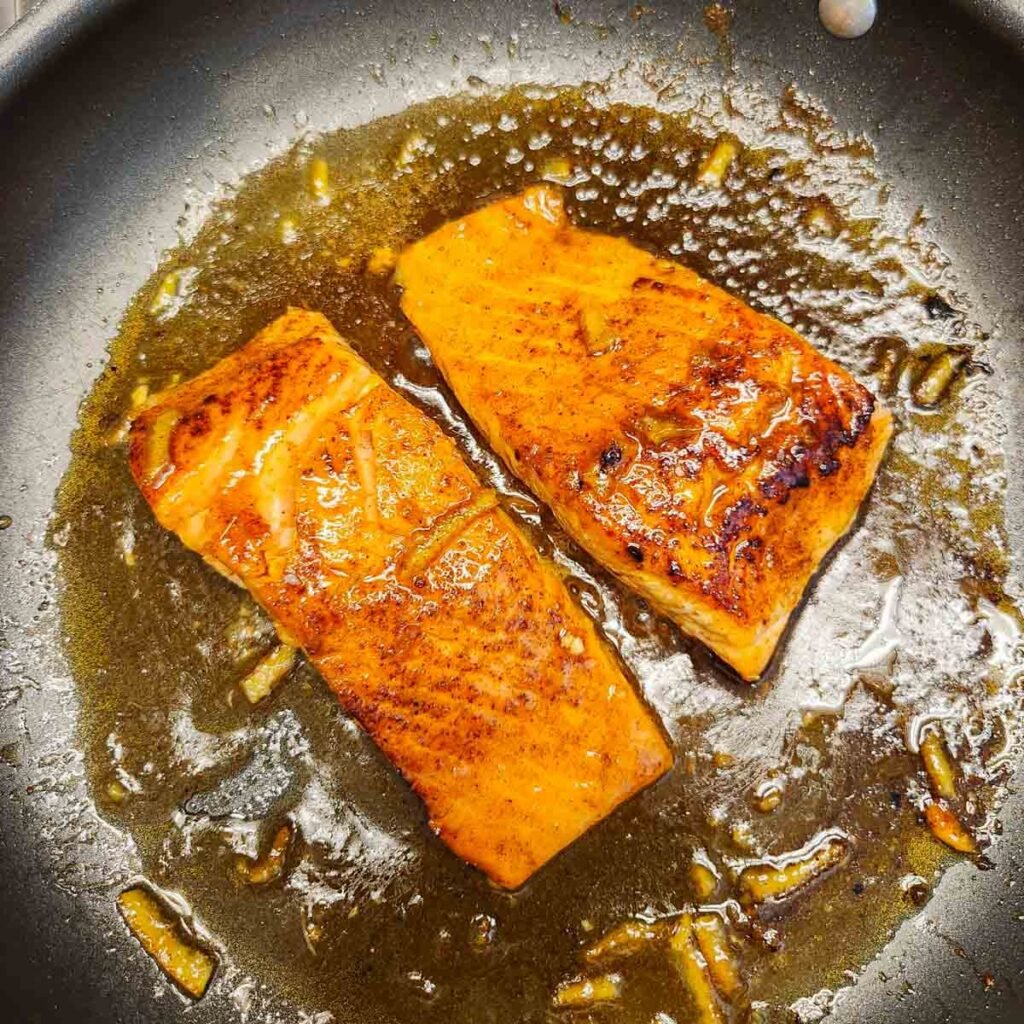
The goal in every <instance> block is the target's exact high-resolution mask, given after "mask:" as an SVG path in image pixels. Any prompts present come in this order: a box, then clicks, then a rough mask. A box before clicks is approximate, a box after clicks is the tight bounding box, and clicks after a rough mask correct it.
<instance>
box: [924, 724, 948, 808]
mask: <svg viewBox="0 0 1024 1024" xmlns="http://www.w3.org/2000/svg"><path fill="white" fill-rule="evenodd" d="M921 760H922V761H924V767H925V771H926V772H927V773H928V778H929V779H930V780H931V784H932V792H933V793H934V794H935V795H936V796H937V797H941V798H942V799H943V800H953V799H955V797H956V770H955V769H954V767H953V762H952V761H951V760H950V757H949V751H948V750H947V749H946V743H945V741H944V740H943V738H942V734H941V733H940V732H938V730H937V729H935V728H930V729H929V730H928V731H927V732H926V733H925V735H924V736H923V737H922V739H921Z"/></svg>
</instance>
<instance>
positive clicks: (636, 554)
mask: <svg viewBox="0 0 1024 1024" xmlns="http://www.w3.org/2000/svg"><path fill="white" fill-rule="evenodd" d="M626 554H627V555H629V557H630V558H632V559H633V561H634V562H637V563H638V564H639V563H640V562H642V561H643V560H644V549H643V548H642V547H640V545H639V544H627V545H626Z"/></svg>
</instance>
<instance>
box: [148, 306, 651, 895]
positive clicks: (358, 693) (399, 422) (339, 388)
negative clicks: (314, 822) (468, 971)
mask: <svg viewBox="0 0 1024 1024" xmlns="http://www.w3.org/2000/svg"><path fill="white" fill-rule="evenodd" d="M130 458H131V467H132V472H133V473H134V475H135V478H136V481H137V482H138V484H139V486H140V488H141V489H142V492H143V494H144V495H145V497H146V499H147V500H148V501H149V503H150V504H151V506H152V507H153V510H154V512H155V513H156V516H157V518H158V519H159V521H160V522H161V524H162V525H164V526H165V527H167V528H168V529H171V530H174V531H175V532H177V533H178V534H179V536H181V538H182V539H183V540H184V541H185V543H186V544H188V545H189V546H190V547H191V548H193V549H194V550H196V551H198V552H199V553H200V554H202V555H203V557H204V558H205V559H206V560H207V561H208V562H210V563H211V564H213V565H214V566H216V567H217V568H218V569H219V570H220V571H222V572H224V573H226V574H227V575H228V576H230V577H231V578H232V579H234V580H236V581H238V582H239V583H241V584H243V585H244V586H246V587H247V588H248V589H249V590H250V592H251V593H252V594H253V596H254V597H255V598H256V600H257V601H259V603H260V604H261V605H263V607H264V608H266V609H267V611H268V612H269V613H270V614H271V616H272V617H273V618H274V621H275V623H276V624H277V627H278V630H279V632H280V633H281V635H282V638H283V639H284V640H285V641H286V642H287V643H291V644H297V645H301V646H302V647H303V648H304V649H305V650H306V652H307V654H308V655H309V656H310V658H311V659H312V660H313V662H314V663H315V664H316V666H317V667H318V668H319V670H320V672H321V673H322V674H323V676H324V678H325V679H326V680H327V683H328V685H329V686H330V687H331V688H332V689H333V690H334V691H335V693H336V694H337V695H338V698H339V700H340V701H341V703H342V705H343V706H344V707H345V709H346V710H347V711H349V712H350V713H351V714H353V715H354V716H355V717H356V718H357V719H358V721H359V722H360V723H361V724H362V726H363V727H364V728H365V729H366V730H367V732H369V733H370V735H371V736H372V737H373V738H374V740H375V741H376V742H377V743H378V745H379V746H380V747H381V748H382V749H383V751H384V752H385V753H386V754H387V756H388V757H389V758H390V759H391V761H392V762H393V763H394V764H395V766H396V767H397V768H398V769H399V771H401V773H402V774H403V775H404V776H405V778H406V779H407V780H408V781H409V782H410V783H411V785H412V787H413V789H414V790H415V791H416V792H417V793H418V794H419V795H420V796H421V797H422V798H423V800H424V802H425V803H426V805H427V809H428V812H429V815H430V821H431V826H432V827H433V829H434V830H435V831H436V832H437V833H438V834H439V835H440V836H441V838H442V839H443V840H444V841H445V842H446V843H447V844H448V845H449V846H450V847H451V848H452V849H453V850H454V851H455V852H456V853H458V854H459V855H460V856H462V857H464V858H465V859H466V860H468V861H470V862H471V863H472V864H475V865H476V866H478V867H479V868H481V869H482V870H483V871H484V872H486V874H487V875H488V876H489V877H490V878H491V879H492V880H493V881H495V882H496V883H498V884H500V885H503V886H508V887H514V886H518V885H520V884H521V883H522V882H524V881H525V880H526V879H527V878H528V877H529V876H530V875H531V874H532V873H533V872H534V871H535V870H536V869H537V868H538V867H540V866H541V865H542V864H543V863H544V862H545V861H547V860H548V859H550V858H551V857H552V856H554V855H555V854H556V853H557V852H558V851H559V850H561V849H562V848H563V847H565V846H566V845H567V844H569V843H571V842H572V841H573V840H574V839H576V838H577V837H578V836H579V835H581V834H582V833H583V832H584V831H585V830H586V829H588V828H589V827H590V826H591V825H593V824H594V823H595V822H597V821H599V820H600V819H601V818H603V817H604V816H605V815H606V814H608V813H609V812H610V811H611V810H613V809H614V808H615V807H616V806H617V805H618V804H619V803H621V802H622V801H623V800H625V799H627V798H628V797H629V796H630V795H631V794H633V793H635V792H637V790H639V789H641V788H642V787H643V786H645V785H647V784H648V783H649V782H651V781H652V780H654V779H656V778H657V777H658V776H660V775H661V774H662V773H663V772H664V771H665V770H666V769H667V768H668V767H669V765H670V763H671V755H670V753H669V751H668V748H667V747H666V744H665V742H664V740H663V738H662V735H661V733H660V731H659V729H658V726H657V725H656V723H655V722H654V721H653V719H652V717H651V715H650V714H649V712H648V711H647V709H646V708H645V707H644V706H643V704H642V703H641V701H640V700H639V698H638V697H637V695H636V694H635V692H634V691H633V689H632V687H631V685H630V683H629V682H628V681H627V680H626V679H625V677H624V676H623V674H622V672H621V670H620V668H619V666H618V664H617V662H616V661H615V660H614V658H613V656H612V655H611V654H610V653H609V651H608V650H607V649H606V647H605V646H604V644H603V643H602V642H601V640H600V639H599V638H598V636H597V634H596V632H595V630H594V627H593V624H592V623H591V621H590V620H589V619H588V618H587V617H586V616H585V615H584V614H583V613H582V611H581V610H580V609H579V608H577V607H576V605H575V604H574V603H573V602H572V600H571V599H570V597H569V596H568V594H567V592H566V590H565V588H564V587H563V585H562V583H561V580H560V579H559V577H558V575H557V574H556V571H555V569H554V568H553V567H552V566H551V565H550V564H549V563H547V562H545V561H544V560H542V559H541V558H540V557H539V556H538V555H537V554H536V552H535V551H534V550H533V549H532V547H531V546H530V545H529V544H528V543H527V541H526V540H525V538H524V537H523V536H522V535H521V533H520V532H519V530H518V529H517V528H516V526H515V525H514V524H513V523H512V521H511V520H510V519H509V518H508V516H507V515H506V514H505V513H504V512H503V511H502V510H501V509H500V508H499V507H498V505H497V503H496V500H495V497H494V495H493V493H492V492H490V491H487V490H485V489H483V488H481V486H480V484H479V483H478V481H477V479H476V477H475V476H474V475H473V473H472V472H471V471H470V469H469V468H468V467H467V466H466V464H465V463H464V462H463V460H462V459H461V457H460V456H459V454H458V452H457V451H456V449H455V446H454V445H453V443H452V442H451V441H450V440H449V439H448V438H447V437H445V435H444V434H443V433H442V432H441V431H440V429H439V428H438V427H437V426H436V425H435V424H434V423H433V422H432V421H430V420H429V419H428V418H427V417H426V416H424V415H423V414H422V413H421V412H419V411H418V410H417V409H415V408H414V407H413V406H411V405H410V404H409V403H408V402H406V401H405V400H404V399H403V398H401V397H400V396H399V395H397V394H396V393H395V392H394V391H392V390H391V389H390V388H389V387H388V386H387V385H386V384H385V383H384V382H383V381H382V380H381V379H380V377H378V376H377V375H376V374H375V373H374V372H373V371H372V370H371V369H370V368H369V367H368V366H367V365H366V364H365V363H364V362H363V361H362V360H361V359H360V358H359V357H358V356H357V355H356V354H355V353H354V352H353V351H352V350H351V349H350V348H349V347H348V346H347V345H346V344H345V342H344V341H342V339H341V338H340V337H339V336H338V335H337V333H336V332H335V331H334V329H333V328H332V327H331V325H330V324H329V323H328V321H327V320H326V319H325V318H324V317H322V316H320V315H319V314H315V313H308V312H303V311H299V310H291V311H289V312H288V313H287V314H286V315H285V316H283V317H281V318H280V319H278V320H276V321H275V322H274V323H273V324H271V325H270V326H269V327H267V328H266V329H265V330H264V331H262V332H261V333H260V334H259V335H257V337H256V338H254V339H253V340H252V341H251V342H250V343H249V344H248V345H246V346H244V347H243V348H242V349H240V350H239V351H238V352H236V353H234V354H233V355H231V356H229V357H227V358H226V359H224V360H222V361H221V362H219V363H218V364H217V365H216V366H214V367H213V368H212V369H210V370H208V371H206V372H205V373H203V374H201V375H200V376H199V377H197V378H196V379H195V380H192V381H190V382H188V383H186V384H183V385H181V386H179V387H176V388H174V389H172V390H170V391H168V392H166V393H164V394H163V395H161V396H160V397H159V398H158V399H157V400H156V401H155V403H154V404H153V405H151V406H150V407H148V408H147V409H146V411H145V412H143V413H142V414H141V415H140V416H139V417H138V418H137V419H136V420H135V422H134V424H133V427H132V433H131V454H130Z"/></svg>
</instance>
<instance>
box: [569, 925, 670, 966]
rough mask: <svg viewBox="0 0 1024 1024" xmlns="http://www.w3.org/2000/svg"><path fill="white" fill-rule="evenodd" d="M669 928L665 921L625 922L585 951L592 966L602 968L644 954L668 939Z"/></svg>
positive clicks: (586, 958) (586, 959)
mask: <svg viewBox="0 0 1024 1024" xmlns="http://www.w3.org/2000/svg"><path fill="white" fill-rule="evenodd" d="M668 933H669V926H668V924H666V923H665V922H664V921H654V922H650V923H648V922H647V921H638V920H632V921H623V922H622V924H619V925H616V926H615V927H614V928H612V929H611V930H610V931H607V932H605V933H604V935H602V936H601V938H599V939H598V940H597V941H596V942H595V943H593V944H592V945H590V946H588V947H587V948H586V949H585V950H584V951H583V959H584V961H585V962H586V963H587V964H588V965H590V966H600V965H603V964H606V963H611V962H614V961H618V960H626V959H628V958H629V957H632V956H635V955H636V954H638V953H642V952H643V951H644V950H647V949H650V948H651V947H652V946H654V945H656V944H657V943H659V942H661V941H663V940H664V939H665V938H667V936H668Z"/></svg>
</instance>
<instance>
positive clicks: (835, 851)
mask: <svg viewBox="0 0 1024 1024" xmlns="http://www.w3.org/2000/svg"><path fill="white" fill-rule="evenodd" d="M849 855H850V843H849V840H848V839H847V838H846V837H844V836H840V835H836V834H834V833H833V834H830V835H826V836H825V837H824V838H822V839H819V840H817V841H815V842H813V843H810V844H808V845H807V846H805V847H803V848H802V849H800V850H796V851H794V852H793V853H790V854H786V855H785V856H784V857H780V858H778V859H775V860H772V861H766V862H764V863H759V864H751V865H749V866H748V867H745V868H744V869H743V871H742V872H741V873H740V878H739V887H740V900H741V901H742V902H743V903H746V904H752V903H763V902H764V901H765V900H784V899H786V898H788V897H789V896H792V895H793V893H795V892H797V891H798V890H800V889H802V888H804V886H806V885H809V884H810V883H811V882H813V881H815V880H816V879H818V878H821V877H822V875H824V874H826V873H827V872H829V871H831V870H832V869H833V868H836V867H838V866H839V865H840V864H842V863H843V862H844V861H845V860H847V858H848V857H849Z"/></svg>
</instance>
